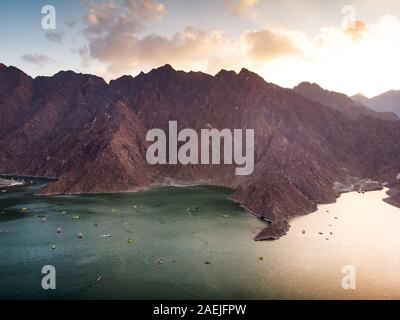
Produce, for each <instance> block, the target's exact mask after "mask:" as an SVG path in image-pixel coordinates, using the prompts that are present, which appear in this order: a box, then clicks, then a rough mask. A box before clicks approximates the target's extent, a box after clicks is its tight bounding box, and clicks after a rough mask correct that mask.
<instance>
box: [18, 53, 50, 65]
mask: <svg viewBox="0 0 400 320" xmlns="http://www.w3.org/2000/svg"><path fill="white" fill-rule="evenodd" d="M21 59H22V60H23V61H26V62H29V63H32V64H34V65H36V66H38V67H41V68H43V67H45V66H46V65H48V64H49V63H55V60H54V59H52V58H50V57H48V56H46V55H44V54H24V55H23V56H22V57H21Z"/></svg>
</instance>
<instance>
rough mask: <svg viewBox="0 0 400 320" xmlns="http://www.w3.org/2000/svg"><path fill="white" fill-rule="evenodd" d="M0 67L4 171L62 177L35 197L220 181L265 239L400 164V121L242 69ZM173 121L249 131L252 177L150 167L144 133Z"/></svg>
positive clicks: (229, 168) (211, 169) (220, 168)
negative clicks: (349, 108)
mask: <svg viewBox="0 0 400 320" xmlns="http://www.w3.org/2000/svg"><path fill="white" fill-rule="evenodd" d="M0 69H1V70H0V74H1V77H2V78H0V80H1V81H2V83H3V82H4V83H6V85H7V86H8V87H7V88H10V89H9V90H8V91H7V90H1V91H0V99H1V100H0V101H1V103H2V104H1V106H4V105H7V106H6V107H3V108H10V109H12V110H13V112H11V113H8V114H7V121H6V122H4V123H6V124H5V125H3V123H2V124H1V125H0V132H3V135H2V136H0V154H1V155H0V173H13V174H19V175H35V176H52V177H58V178H59V180H58V181H56V182H52V183H49V185H48V186H47V187H46V188H44V189H43V190H42V191H41V194H59V193H81V192H88V193H89V192H119V191H133V190H138V189H141V188H145V187H148V186H157V185H164V184H168V183H180V184H208V185H221V186H227V187H231V188H232V189H234V191H233V194H232V196H231V197H232V199H234V200H235V201H238V202H240V203H241V204H242V205H243V206H244V207H246V208H247V209H248V210H250V211H252V212H253V213H254V214H256V215H258V216H260V217H263V218H265V219H266V220H268V221H271V222H273V226H274V227H273V228H267V229H266V230H264V231H263V232H262V233H261V234H260V235H259V236H258V237H257V240H263V239H269V238H276V237H277V236H279V235H280V234H284V232H286V231H287V223H286V221H288V220H289V219H290V218H291V217H294V216H297V215H302V214H306V213H309V212H312V211H314V210H315V209H316V205H317V204H318V203H328V202H332V201H334V200H335V199H336V198H337V197H338V195H339V191H337V190H335V189H334V187H333V186H334V183H335V182H341V183H343V184H345V183H346V181H347V180H348V178H349V177H350V176H357V177H359V178H374V179H381V178H383V177H384V178H385V179H386V178H387V177H389V178H391V177H395V175H397V173H396V172H397V171H398V172H400V171H399V169H400V122H393V121H385V120H381V119H375V118H373V117H370V116H364V115H359V116H358V117H357V118H356V119H354V117H352V116H349V115H346V113H343V112H342V113H340V112H337V111H335V110H332V107H330V106H327V105H329V103H323V101H320V102H316V101H312V100H310V99H308V98H306V97H304V96H303V95H300V94H298V93H296V92H295V91H293V90H289V89H284V88H281V87H278V86H276V85H274V84H270V83H267V82H265V81H264V80H263V79H262V78H261V77H259V76H258V75H257V74H255V73H252V72H250V71H248V70H246V69H243V70H242V71H241V72H240V73H238V74H236V73H235V72H230V71H224V70H222V71H221V72H220V73H218V74H217V75H216V76H215V77H213V76H210V75H207V74H204V73H196V72H190V73H185V72H181V71H175V70H174V69H173V68H172V67H171V66H168V65H167V66H164V67H161V68H158V69H155V70H153V71H151V72H149V73H148V74H143V73H142V74H140V75H138V76H137V77H135V78H134V77H130V76H124V77H122V78H120V79H117V80H115V81H112V82H111V83H110V84H107V83H105V82H104V81H103V80H102V79H101V78H98V77H95V76H91V75H82V74H75V73H73V72H60V73H58V74H56V75H54V76H53V77H39V78H36V79H33V80H32V79H31V78H29V77H28V76H26V75H24V74H23V73H22V72H21V71H19V70H17V69H15V68H7V67H4V66H3V67H1V68H0ZM9 74H11V75H10V76H9ZM13 79H14V80H13ZM15 79H18V80H15ZM21 83H22V84H23V85H22V84H21ZM2 88H4V87H3V86H2ZM21 88H23V89H21ZM15 92H16V93H15ZM321 102H322V103H321ZM20 109H21V110H23V111H24V112H23V113H24V117H19V116H18V115H19V114H20V113H19V112H22V111H18V110H20ZM0 112H2V111H1V110H0ZM169 121H177V123H178V130H180V129H184V128H193V129H195V130H197V131H198V132H199V131H200V130H201V129H203V128H208V129H211V128H215V129H219V130H222V129H225V128H229V129H239V128H241V129H254V132H255V167H254V172H253V174H251V175H250V176H237V175H235V167H236V165H189V166H184V165H165V166H161V165H157V166H150V165H149V164H148V163H147V161H146V157H145V155H146V148H147V147H148V142H146V141H145V137H146V133H147V131H148V130H149V129H153V128H161V129H164V130H165V131H166V132H168V122H169Z"/></svg>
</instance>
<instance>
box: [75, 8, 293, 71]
mask: <svg viewBox="0 0 400 320" xmlns="http://www.w3.org/2000/svg"><path fill="white" fill-rule="evenodd" d="M86 3H87V5H88V9H89V13H88V15H87V16H86V18H85V21H86V28H85V35H86V38H87V40H88V43H87V45H85V47H83V48H82V49H81V50H79V53H80V55H81V57H82V61H83V64H85V65H88V61H89V60H90V58H91V59H92V60H96V61H98V62H101V63H103V64H104V66H105V67H106V70H105V73H103V76H105V77H106V78H112V77H115V76H119V75H121V74H124V73H129V72H133V71H134V70H138V69H139V70H148V69H151V68H154V67H158V66H160V65H163V64H166V63H169V64H172V65H174V66H175V67H178V68H179V69H183V70H202V71H206V72H211V73H214V72H218V71H219V69H221V68H222V67H223V68H228V69H235V70H237V69H238V70H240V68H241V67H243V66H244V65H250V64H254V63H258V62H265V61H269V60H272V59H277V58H279V57H281V56H288V55H296V54H299V53H300V50H299V49H298V48H297V47H296V45H295V44H294V42H293V41H292V40H291V38H290V35H289V33H285V32H283V31H279V30H278V31H277V30H272V31H270V30H262V31H258V32H248V33H245V34H244V36H242V37H239V38H237V39H232V38H230V37H229V36H228V35H227V34H226V33H224V32H222V31H218V30H204V29H200V28H195V27H191V26H187V27H185V28H184V29H183V30H182V31H178V32H176V33H174V34H172V35H170V36H164V35H160V34H155V33H153V34H147V35H146V34H143V29H144V28H143V26H144V21H145V20H148V19H162V18H163V17H164V16H165V14H166V8H165V7H164V6H163V5H161V4H158V3H156V2H154V1H153V0H145V1H143V0H142V1H140V0H127V1H125V2H124V3H123V4H118V3H117V2H114V1H109V2H103V3H97V2H93V1H91V0H87V1H86ZM249 4H250V2H247V5H249ZM252 4H255V2H252ZM218 68H219V69H218Z"/></svg>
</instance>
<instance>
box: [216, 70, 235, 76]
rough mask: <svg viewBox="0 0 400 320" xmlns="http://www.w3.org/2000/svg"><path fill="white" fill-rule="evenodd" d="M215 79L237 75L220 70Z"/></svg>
mask: <svg viewBox="0 0 400 320" xmlns="http://www.w3.org/2000/svg"><path fill="white" fill-rule="evenodd" d="M215 76H216V77H217V78H220V77H226V76H230V77H232V76H237V73H236V72H235V71H233V70H225V69H221V70H220V71H219V72H218V73H217V74H216V75H215Z"/></svg>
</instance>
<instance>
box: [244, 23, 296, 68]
mask: <svg viewBox="0 0 400 320" xmlns="http://www.w3.org/2000/svg"><path fill="white" fill-rule="evenodd" d="M244 39H245V41H246V42H247V44H248V48H249V49H248V50H249V54H250V56H251V57H252V58H254V59H255V60H257V61H266V60H273V59H277V58H281V57H283V56H288V55H298V54H300V53H301V50H300V49H299V48H297V47H296V45H295V44H294V42H293V40H292V38H291V37H290V36H289V35H287V34H285V33H283V32H279V31H271V30H261V31H254V32H247V33H246V34H245V35H244Z"/></svg>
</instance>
